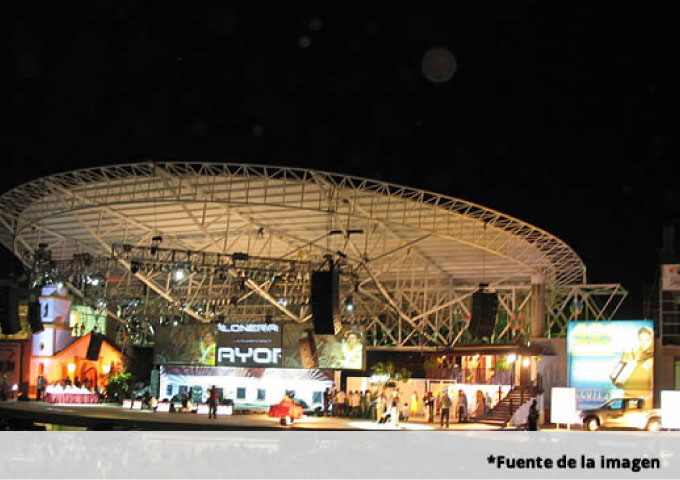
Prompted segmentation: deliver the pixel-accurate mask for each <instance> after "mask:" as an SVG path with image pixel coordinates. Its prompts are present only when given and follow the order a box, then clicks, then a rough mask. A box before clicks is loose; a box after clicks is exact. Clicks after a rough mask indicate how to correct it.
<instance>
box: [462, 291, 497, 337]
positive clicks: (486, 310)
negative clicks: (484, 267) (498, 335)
mask: <svg viewBox="0 0 680 480" xmlns="http://www.w3.org/2000/svg"><path fill="white" fill-rule="evenodd" d="M497 312H498V297H497V296H496V294H495V293H490V292H483V291H481V290H478V291H476V292H475V293H473V294H472V317H471V318H470V327H469V331H470V334H471V335H472V336H473V337H474V338H483V337H487V338H490V337H491V335H492V334H493V329H494V327H495V326H496V313H497Z"/></svg>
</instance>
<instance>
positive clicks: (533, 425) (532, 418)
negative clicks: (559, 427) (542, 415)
mask: <svg viewBox="0 0 680 480" xmlns="http://www.w3.org/2000/svg"><path fill="white" fill-rule="evenodd" d="M527 423H528V424H529V430H530V431H532V432H535V431H537V430H538V409H537V408H536V400H535V399H534V401H533V402H531V407H529V415H528V416H527Z"/></svg>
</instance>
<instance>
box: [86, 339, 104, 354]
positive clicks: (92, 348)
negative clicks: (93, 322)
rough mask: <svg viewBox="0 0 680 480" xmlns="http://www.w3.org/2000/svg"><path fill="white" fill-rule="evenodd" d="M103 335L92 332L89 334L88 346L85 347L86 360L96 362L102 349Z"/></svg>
mask: <svg viewBox="0 0 680 480" xmlns="http://www.w3.org/2000/svg"><path fill="white" fill-rule="evenodd" d="M103 339H104V336H103V335H100V334H98V333H94V332H92V333H91V334H90V344H89V345H88V346H87V356H86V358H87V359H88V360H93V361H97V360H98V359H99V352H100V351H101V349H102V340H103Z"/></svg>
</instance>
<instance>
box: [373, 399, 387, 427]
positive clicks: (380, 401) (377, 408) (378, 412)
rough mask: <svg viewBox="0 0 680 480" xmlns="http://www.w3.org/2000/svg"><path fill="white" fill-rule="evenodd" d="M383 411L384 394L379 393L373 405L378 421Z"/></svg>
mask: <svg viewBox="0 0 680 480" xmlns="http://www.w3.org/2000/svg"><path fill="white" fill-rule="evenodd" d="M384 411H385V394H384V393H381V394H380V396H379V397H378V401H377V403H376V406H375V419H376V421H378V423H380V420H382V416H383V413H384Z"/></svg>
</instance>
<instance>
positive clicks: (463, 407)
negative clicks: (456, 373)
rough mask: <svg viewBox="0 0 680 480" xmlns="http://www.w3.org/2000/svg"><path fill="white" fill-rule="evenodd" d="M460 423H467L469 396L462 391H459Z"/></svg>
mask: <svg viewBox="0 0 680 480" xmlns="http://www.w3.org/2000/svg"><path fill="white" fill-rule="evenodd" d="M458 422H459V423H464V422H467V396H466V395H465V392H464V391H462V390H459V391H458Z"/></svg>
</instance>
